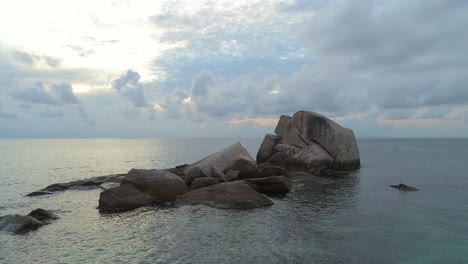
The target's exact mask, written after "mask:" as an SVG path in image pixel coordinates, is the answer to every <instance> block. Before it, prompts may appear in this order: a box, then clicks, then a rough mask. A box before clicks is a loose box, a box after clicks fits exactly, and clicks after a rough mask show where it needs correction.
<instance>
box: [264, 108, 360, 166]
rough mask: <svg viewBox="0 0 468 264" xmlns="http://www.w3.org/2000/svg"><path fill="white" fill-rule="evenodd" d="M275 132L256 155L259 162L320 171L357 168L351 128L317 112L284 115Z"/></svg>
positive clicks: (267, 138)
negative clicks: (290, 115)
mask: <svg viewBox="0 0 468 264" xmlns="http://www.w3.org/2000/svg"><path fill="white" fill-rule="evenodd" d="M275 133H276V135H273V134H267V135H266V136H265V138H264V139H263V142H262V145H261V146H260V149H259V151H258V154H257V163H258V164H259V165H262V164H266V165H276V166H279V167H282V168H285V169H287V170H297V171H306V172H309V173H313V174H320V172H321V171H323V170H326V169H329V170H330V169H331V170H337V171H350V170H356V169H358V168H359V167H360V158H359V150H358V146H357V142H356V138H355V137H354V133H353V131H352V130H351V129H349V128H345V127H342V126H340V125H338V124H337V123H335V122H334V121H332V120H330V119H328V118H326V117H324V116H322V115H319V114H317V113H314V112H306V111H299V112H297V113H295V114H294V115H293V116H292V117H289V116H284V115H283V116H281V117H280V119H279V121H278V125H277V126H276V129H275Z"/></svg>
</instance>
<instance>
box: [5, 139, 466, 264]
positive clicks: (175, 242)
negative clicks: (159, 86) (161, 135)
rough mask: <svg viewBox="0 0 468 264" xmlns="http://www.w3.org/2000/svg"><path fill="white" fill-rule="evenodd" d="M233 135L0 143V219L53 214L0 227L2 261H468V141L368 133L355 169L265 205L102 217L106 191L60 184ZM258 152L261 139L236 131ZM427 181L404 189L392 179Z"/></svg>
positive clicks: (306, 181)
mask: <svg viewBox="0 0 468 264" xmlns="http://www.w3.org/2000/svg"><path fill="white" fill-rule="evenodd" d="M236 141H238V140H236V139H38V140H23V139H21V140H0V215H5V214H28V213H29V212H30V211H31V210H33V209H35V208H44V209H48V210H53V211H54V212H55V213H56V214H57V215H58V216H59V217H60V219H58V220H57V221H55V222H53V223H52V224H50V225H47V226H44V227H42V228H40V229H38V230H36V231H33V232H30V233H28V234H26V235H11V234H8V233H0V263H216V264H218V263H268V264H271V263H468V139H360V140H358V144H359V150H360V154H361V164H362V168H361V169H360V170H359V171H357V172H355V173H353V174H352V175H351V176H350V177H346V178H339V179H330V178H318V177H308V178H303V179H300V183H301V186H302V187H300V188H298V189H297V190H296V191H295V192H292V193H289V194H288V195H286V197H284V198H280V197H273V198H272V199H273V201H274V205H273V206H271V207H269V208H262V209H254V210H247V211H237V210H221V209H214V208H210V207H206V206H201V205H200V206H188V205H187V206H177V205H175V206H166V207H146V208H140V209H136V210H133V211H128V212H123V213H116V214H101V213H99V211H98V210H97V209H96V207H97V204H98V198H99V193H100V190H99V189H94V190H81V191H78V190H76V191H66V192H62V193H56V194H54V195H51V196H42V197H25V196H24V195H26V194H28V193H30V192H32V191H35V190H38V189H41V188H43V187H45V186H47V185H50V184H52V183H57V182H68V181H71V180H77V179H83V178H87V177H92V176H99V175H107V174H114V173H126V172H127V171H129V170H130V169H131V168H146V169H152V168H161V169H162V168H169V167H173V166H176V165H180V164H184V163H191V162H194V161H196V160H198V159H201V158H203V157H204V156H206V155H208V154H211V153H213V152H215V151H218V150H221V149H223V148H225V147H227V146H229V145H230V144H232V143H235V142H236ZM239 141H241V143H242V144H243V145H244V146H245V147H246V148H247V150H248V151H249V152H250V153H251V155H252V156H253V157H255V156H256V153H257V150H258V148H259V146H260V144H261V141H262V139H260V138H258V139H240V140H239ZM399 183H406V184H408V185H411V186H414V187H416V188H419V191H416V192H402V191H399V190H397V189H394V188H390V187H389V186H388V185H391V184H399Z"/></svg>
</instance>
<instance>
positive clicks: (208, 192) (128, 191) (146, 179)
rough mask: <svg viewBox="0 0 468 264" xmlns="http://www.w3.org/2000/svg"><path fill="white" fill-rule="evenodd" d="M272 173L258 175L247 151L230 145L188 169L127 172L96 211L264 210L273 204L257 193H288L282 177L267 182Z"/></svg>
mask: <svg viewBox="0 0 468 264" xmlns="http://www.w3.org/2000/svg"><path fill="white" fill-rule="evenodd" d="M275 172H277V171H275V170H271V171H270V174H268V172H267V171H265V170H264V171H263V173H261V172H260V170H259V169H258V167H257V164H256V162H255V160H254V159H253V158H252V156H250V154H249V153H248V152H247V150H246V149H245V148H244V147H243V146H242V145H241V144H240V143H235V144H233V145H231V146H229V147H227V148H225V149H223V150H221V151H218V152H216V153H214V154H211V155H209V156H207V157H205V158H203V159H201V160H199V161H197V162H194V163H192V164H189V165H182V166H178V167H176V168H173V169H168V170H140V169H132V170H130V171H129V172H128V174H127V175H125V176H124V177H123V179H122V180H121V183H120V186H118V187H114V188H110V189H107V190H104V191H103V192H102V193H101V194H100V197H99V206H98V208H100V209H103V210H109V209H111V210H127V209H133V208H137V207H141V206H146V205H151V204H154V203H157V202H161V201H177V202H178V203H181V204H205V205H209V206H213V207H217V208H225V209H227V208H231V209H249V208H255V207H263V206H270V205H272V204H273V202H272V201H271V199H270V198H268V197H267V196H265V195H264V194H262V193H287V192H289V191H290V189H291V183H290V182H289V180H288V179H287V178H286V177H285V176H271V175H273V174H274V173H275ZM175 173H177V174H175ZM265 176H267V177H265ZM268 176H269V177H268Z"/></svg>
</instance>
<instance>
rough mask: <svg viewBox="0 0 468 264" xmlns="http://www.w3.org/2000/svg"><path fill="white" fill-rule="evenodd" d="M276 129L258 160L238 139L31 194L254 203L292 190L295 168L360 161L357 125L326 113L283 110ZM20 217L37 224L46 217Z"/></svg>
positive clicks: (110, 205)
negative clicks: (169, 163) (156, 164)
mask: <svg viewBox="0 0 468 264" xmlns="http://www.w3.org/2000/svg"><path fill="white" fill-rule="evenodd" d="M275 133H276V135H272V134H267V135H266V136H265V138H264V140H263V142H262V145H261V147H260V149H259V151H258V154H257V159H256V160H255V159H253V158H252V157H251V156H250V154H249V153H248V152H247V150H246V149H245V148H244V147H243V146H242V145H241V144H240V143H239V142H238V143H235V144H233V145H231V146H229V147H227V148H225V149H223V150H220V151H218V152H216V153H213V154H211V155H209V156H207V157H205V158H203V159H201V160H199V161H196V162H194V163H192V164H185V165H181V166H177V167H175V168H170V169H164V170H143V169H132V170H130V171H129V172H128V173H127V174H116V175H108V176H100V177H94V178H90V179H85V180H79V181H73V182H69V183H59V184H53V185H50V186H47V187H46V188H44V189H42V190H39V191H36V192H33V193H30V194H29V195H28V196H37V195H45V194H52V193H54V192H58V191H66V190H70V189H89V188H101V189H103V191H102V192H101V194H100V196H99V205H98V208H99V209H101V210H129V209H134V208H138V207H142V206H147V205H152V204H155V203H158V202H164V201H176V202H178V203H180V204H205V205H208V206H213V207H217V208H224V209H250V208H257V207H265V206H270V205H272V204H273V201H272V200H271V199H270V198H269V197H268V196H266V195H265V194H285V193H288V192H290V191H291V190H292V188H293V187H292V184H291V182H290V180H289V177H288V176H287V175H294V174H293V173H291V171H305V172H308V173H315V174H319V175H322V176H324V175H326V176H330V175H332V176H333V175H347V172H348V171H350V170H355V169H357V168H359V166H360V159H359V151H358V148H357V143H356V139H355V137H354V134H353V131H352V130H350V129H348V128H344V127H341V126H340V125H338V124H337V123H335V122H333V121H332V120H330V119H328V118H326V117H324V116H322V115H319V114H316V113H313V112H305V111H300V112H297V113H295V114H294V115H293V116H292V117H288V116H281V117H280V119H279V122H278V125H277V127H276V129H275ZM18 219H19V218H18ZM21 219H23V218H21ZM21 221H25V222H28V223H29V225H31V226H34V225H35V223H36V224H38V223H37V221H42V220H40V219H37V218H32V219H30V218H27V219H26V218H24V219H23V220H21Z"/></svg>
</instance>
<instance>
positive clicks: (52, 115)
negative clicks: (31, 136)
mask: <svg viewBox="0 0 468 264" xmlns="http://www.w3.org/2000/svg"><path fill="white" fill-rule="evenodd" d="M40 115H41V116H43V117H50V118H57V117H63V116H65V113H64V112H63V111H62V110H51V109H46V110H44V111H41V113H40Z"/></svg>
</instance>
